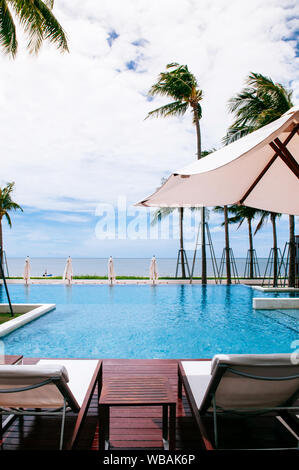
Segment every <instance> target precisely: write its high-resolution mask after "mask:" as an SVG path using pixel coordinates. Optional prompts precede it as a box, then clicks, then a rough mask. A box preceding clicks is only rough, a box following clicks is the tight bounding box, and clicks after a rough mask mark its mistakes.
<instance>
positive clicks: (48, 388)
mask: <svg viewBox="0 0 299 470" xmlns="http://www.w3.org/2000/svg"><path fill="white" fill-rule="evenodd" d="M68 381H69V377H68V373H67V370H66V368H65V367H64V366H61V365H54V364H51V365H47V366H45V365H39V364H35V365H13V366H9V365H1V366H0V408H50V409H52V408H61V407H62V406H63V404H64V397H66V399H67V402H68V405H69V406H71V408H72V409H73V410H74V411H75V410H78V409H79V405H78V404H77V402H76V400H75V398H74V397H73V395H72V393H71V391H70V389H69V387H68V385H67V382H68ZM24 388H25V389H27V390H22V389H24ZM6 390H7V392H6ZM14 390H15V391H14Z"/></svg>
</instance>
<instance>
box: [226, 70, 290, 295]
mask: <svg viewBox="0 0 299 470" xmlns="http://www.w3.org/2000/svg"><path fill="white" fill-rule="evenodd" d="M292 106H293V103H292V91H291V90H288V89H287V88H285V87H284V86H283V85H281V84H280V83H275V82H273V80H272V79H271V78H269V77H265V76H264V75H262V74H259V73H250V75H249V76H248V78H247V80H246V86H245V88H243V90H241V92H240V93H238V94H237V95H236V96H234V97H233V98H231V99H230V100H229V103H228V108H229V111H230V112H231V113H233V114H234V115H235V120H234V122H233V123H232V124H231V126H230V127H229V128H228V131H227V134H226V136H225V137H224V139H223V142H224V144H228V143H230V142H234V141H235V140H237V139H239V138H240V137H243V136H244V135H247V134H249V133H250V132H253V131H255V130H256V129H259V128H260V127H263V126H265V125H266V124H269V123H270V122H272V121H275V119H278V118H279V117H280V116H281V115H282V114H284V113H285V112H287V111H288V110H289V109H290V108H291V107H292ZM267 214H268V213H267ZM266 218H268V215H267V216H266ZM272 219H273V221H274V222H275V220H276V216H275V215H273V217H272V218H271V220H272ZM274 226H275V228H276V225H275V224H274ZM289 226H290V238H289V246H290V262H289V286H292V287H294V286H295V269H296V266H295V264H296V260H295V218H294V216H293V215H289ZM273 236H275V238H277V235H276V233H275V235H274V234H273ZM276 256H277V254H276ZM276 282H277V280H276Z"/></svg>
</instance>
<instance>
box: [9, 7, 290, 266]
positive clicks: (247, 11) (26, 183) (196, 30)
mask: <svg viewBox="0 0 299 470" xmlns="http://www.w3.org/2000/svg"><path fill="white" fill-rule="evenodd" d="M54 14H55V15H56V17H57V19H58V20H59V21H60V23H61V24H62V25H63V27H64V29H65V31H66V33H67V37H68V42H69V49H70V53H69V54H61V53H59V52H58V51H57V50H56V49H55V47H53V46H49V45H47V44H45V45H44V46H43V48H42V50H41V51H40V53H39V55H38V56H37V57H32V56H30V55H29V54H28V52H27V51H26V49H25V44H26V39H25V38H24V37H23V36H22V33H21V32H20V37H19V42H20V50H19V53H18V55H17V58H16V59H15V60H11V59H9V58H8V57H6V56H4V55H3V54H2V55H0V67H1V75H0V80H1V87H0V110H1V112H0V148H1V157H0V158H1V171H0V185H1V186H3V185H4V184H5V183H6V182H10V181H15V193H14V199H15V201H16V202H18V203H19V204H20V205H21V206H22V207H23V209H24V212H22V213H21V212H19V213H16V214H12V223H13V228H12V229H9V228H8V227H7V224H6V223H4V226H3V230H4V241H5V250H6V253H7V256H8V257H14V256H18V257H19V256H26V255H30V256H31V257H35V256H39V257H40V256H41V257H43V256H47V257H51V256H55V257H57V256H58V257H66V256H68V255H71V256H73V257H107V256H109V255H113V256H114V257H150V256H152V254H153V253H155V254H156V256H158V257H176V254H177V249H178V221H177V219H174V220H173V221H172V223H171V224H170V225H171V228H170V229H169V228H168V225H167V224H168V222H167V221H165V223H164V226H162V227H161V228H160V229H159V233H157V229H155V228H153V227H151V226H150V215H149V214H148V213H146V210H145V209H143V208H136V207H133V206H132V205H133V204H134V203H135V202H137V201H139V200H141V199H143V198H144V197H145V196H147V195H149V194H151V193H152V192H153V191H154V190H155V189H156V188H157V187H158V186H159V185H160V182H161V179H162V178H164V177H167V176H168V175H169V174H170V173H171V172H172V171H173V170H175V169H177V168H180V167H183V166H184V165H186V164H188V163H190V162H191V161H192V159H195V158H196V154H195V152H196V137H195V129H194V126H193V124H192V118H191V115H190V114H189V113H186V115H185V116H184V117H180V118H169V119H147V120H145V117H146V116H147V113H148V112H149V111H151V110H152V109H155V108H157V107H159V106H161V105H162V104H166V103H167V99H165V98H154V99H152V98H149V97H148V95H147V93H148V90H149V89H150V87H151V85H152V84H153V83H154V82H155V81H156V80H157V77H158V75H159V73H160V72H161V71H163V70H165V66H166V64H168V63H171V62H178V63H180V64H187V65H188V67H189V70H190V71H191V72H192V73H193V74H194V75H195V76H196V78H197V80H198V83H199V86H200V88H201V89H202V90H203V100H202V110H203V117H202V119H201V132H202V142H203V149H211V148H219V147H220V146H221V145H222V144H221V139H222V137H223V136H224V135H225V133H226V129H227V127H228V126H229V124H230V123H231V122H232V119H233V116H232V115H230V114H229V113H228V110H227V102H228V99H229V98H230V97H231V96H233V95H234V94H235V93H237V92H239V91H240V90H241V88H242V87H243V86H244V81H245V79H246V77H247V76H248V74H249V73H250V72H259V73H262V74H264V75H267V76H270V77H271V78H272V79H273V80H274V81H277V82H279V83H282V84H283V85H285V86H287V87H289V88H291V89H293V101H294V104H295V105H298V104H299V76H298V29H299V5H298V2H296V1H295V0H294V1H293V0H251V1H250V2H241V1H238V0H229V1H227V0H207V1H206V0H196V1H195V0H151V2H149V1H147V0H113V1H111V0H102V1H101V2H97V1H95V0H93V1H92V0H85V1H84V2H82V1H81V0H72V1H70V0H56V1H55V5H54ZM124 220H126V221H127V223H126V225H127V234H125V230H124V225H123V224H124ZM221 223H222V216H221V215H219V214H215V213H213V211H210V217H209V224H210V230H211V235H212V239H213V243H214V247H215V251H216V255H219V256H220V255H221V252H222V248H223V244H224V232H223V227H222V226H221ZM196 227H197V222H196V221H193V222H190V217H189V215H188V214H187V216H186V226H185V236H186V248H187V250H190V253H191V250H192V249H193V248H194V240H195V235H196ZM297 227H298V220H297ZM297 231H298V230H297ZM230 234H231V244H232V248H233V250H234V252H235V256H238V257H242V256H246V251H247V248H248V242H247V238H248V236H247V229H246V225H245V224H244V227H243V226H242V227H241V228H239V229H238V230H236V227H231V231H230ZM287 238H288V217H286V216H283V217H282V218H281V220H280V221H279V224H278V242H279V245H280V246H281V248H283V246H284V243H285V241H286V240H287ZM255 245H256V249H257V253H258V256H267V255H268V253H269V250H270V248H271V246H272V239H271V226H270V224H268V225H266V226H265V227H264V228H263V230H262V231H260V232H259V233H258V234H257V235H256V237H255Z"/></svg>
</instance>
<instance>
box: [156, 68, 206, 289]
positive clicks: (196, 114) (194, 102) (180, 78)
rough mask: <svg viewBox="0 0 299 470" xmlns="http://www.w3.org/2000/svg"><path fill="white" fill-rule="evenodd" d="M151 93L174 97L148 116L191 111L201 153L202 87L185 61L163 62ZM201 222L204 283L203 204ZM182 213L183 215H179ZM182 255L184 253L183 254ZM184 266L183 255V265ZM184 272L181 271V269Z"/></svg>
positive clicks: (198, 154)
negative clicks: (161, 70) (200, 87)
mask: <svg viewBox="0 0 299 470" xmlns="http://www.w3.org/2000/svg"><path fill="white" fill-rule="evenodd" d="M149 95H150V96H167V97H168V98H171V99H172V100H173V101H171V102H170V103H168V104H166V105H164V106H161V107H159V108H157V109H154V110H153V111H150V112H149V113H148V115H147V118H149V117H169V116H183V115H184V114H185V113H186V112H187V110H188V109H191V112H192V114H193V123H194V125H195V129H196V142H197V158H198V159H200V158H201V157H202V154H201V133H200V125H199V120H200V119H201V116H202V110H201V106H200V101H201V100H202V90H200V89H199V87H198V83H197V80H196V78H195V76H194V75H193V74H192V73H191V72H190V71H189V69H188V67H187V65H179V64H177V63H171V64H168V65H167V66H166V72H162V73H160V75H159V78H158V81H157V82H156V83H155V84H154V85H153V86H152V87H151V89H150V91H149ZM201 211H202V216H201V223H202V284H206V283H207V260H206V243H205V208H202V209H201ZM181 213H182V214H183V208H182V211H181ZM182 217H183V216H182ZM182 256H183V254H182ZM183 266H184V263H183V259H182V268H183ZM182 274H183V273H182Z"/></svg>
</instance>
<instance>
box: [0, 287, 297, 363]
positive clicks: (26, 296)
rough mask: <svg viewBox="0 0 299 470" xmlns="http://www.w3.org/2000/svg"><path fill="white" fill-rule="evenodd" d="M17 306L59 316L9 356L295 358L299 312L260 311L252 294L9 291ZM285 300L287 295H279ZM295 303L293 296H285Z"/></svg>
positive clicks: (220, 290)
mask: <svg viewBox="0 0 299 470" xmlns="http://www.w3.org/2000/svg"><path fill="white" fill-rule="evenodd" d="M9 289H10V295H11V298H12V301H13V302H16V303H18V302H31V303H39V302H47V303H56V310H53V311H52V312H49V313H48V314H46V315H45V316H43V317H40V318H39V319H37V320H35V321H33V322H31V323H29V324H28V325H26V326H24V327H22V328H20V329H19V330H16V331H14V332H13V333H11V334H9V335H7V336H6V337H4V338H2V340H3V341H4V346H5V353H6V354H23V355H24V356H27V357H76V358H140V359H147V358H208V357H212V356H213V355H214V354H217V353H278V352H292V349H291V343H292V342H293V341H295V340H298V339H299V321H298V320H299V318H298V310H297V311H288V312H287V315H285V314H284V313H283V312H279V311H262V310H258V311H255V310H253V309H252V298H253V297H267V296H269V297H274V296H275V294H273V293H271V294H266V293H262V292H259V291H255V290H253V289H251V288H250V287H247V286H242V285H232V286H224V285H223V286H219V285H208V286H196V285H193V286H191V285H159V286H154V287H153V286H149V285H116V286H113V287H109V286H106V285H73V286H71V287H68V286H63V285H42V286H41V285H32V286H29V287H25V286H23V285H10V288H9ZM279 296H281V294H279ZM284 296H288V294H284ZM0 302H6V299H5V295H4V292H3V289H2V288H0Z"/></svg>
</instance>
